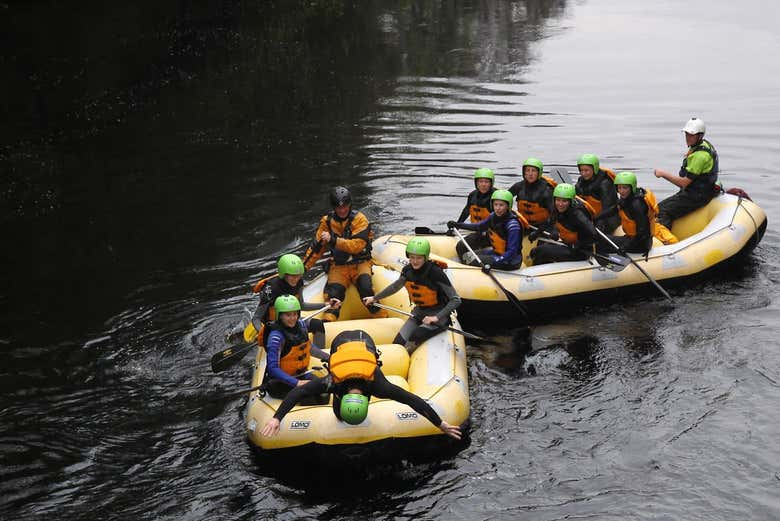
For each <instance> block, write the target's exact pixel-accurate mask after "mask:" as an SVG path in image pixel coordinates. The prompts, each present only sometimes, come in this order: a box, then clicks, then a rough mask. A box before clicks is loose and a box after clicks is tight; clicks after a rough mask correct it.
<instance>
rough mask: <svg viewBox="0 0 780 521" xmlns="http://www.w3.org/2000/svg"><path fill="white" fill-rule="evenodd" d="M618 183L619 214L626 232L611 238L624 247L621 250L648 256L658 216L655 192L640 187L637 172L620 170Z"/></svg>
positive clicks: (616, 177)
mask: <svg viewBox="0 0 780 521" xmlns="http://www.w3.org/2000/svg"><path fill="white" fill-rule="evenodd" d="M614 185H615V192H616V193H617V195H618V204H617V207H616V209H615V213H616V214H618V215H619V216H620V224H621V226H622V228H623V232H624V235H621V236H612V237H610V238H611V239H612V242H613V243H615V244H616V245H617V246H618V248H620V249H619V251H618V253H621V254H623V253H626V252H629V253H641V254H643V255H647V253H648V252H649V251H650V248H652V247H653V234H654V233H655V228H656V222H655V217H656V215H658V203H657V202H656V199H655V194H653V192H651V191H650V190H645V189H644V188H639V187H638V186H637V181H636V175H635V174H634V173H633V172H619V173H618V174H617V175H616V176H615V181H614Z"/></svg>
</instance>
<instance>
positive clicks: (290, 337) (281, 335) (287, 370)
mask: <svg viewBox="0 0 780 521" xmlns="http://www.w3.org/2000/svg"><path fill="white" fill-rule="evenodd" d="M274 308H275V309H276V313H277V319H276V320H274V321H272V322H268V323H267V324H266V327H265V328H264V331H265V335H264V338H263V345H265V348H266V364H267V365H266V369H265V376H264V378H263V388H264V389H265V390H266V391H267V392H268V394H270V395H271V396H273V397H274V398H281V397H283V396H284V395H286V394H287V392H289V391H290V389H292V388H294V387H296V386H299V385H304V384H305V383H306V382H307V380H309V379H310V378H311V374H310V373H307V370H308V368H309V361H310V359H311V356H312V355H314V356H316V357H317V358H319V359H320V360H324V361H327V360H328V358H329V355H328V353H326V352H324V351H323V350H321V349H320V348H319V347H318V346H317V345H314V344H313V343H312V341H311V340H310V339H309V331H308V329H307V327H306V323H305V322H304V321H303V320H301V319H300V318H301V303H300V302H299V301H298V299H297V298H296V297H295V296H294V295H281V296H280V297H278V298H277V299H276V300H275V301H274ZM311 320H313V319H311Z"/></svg>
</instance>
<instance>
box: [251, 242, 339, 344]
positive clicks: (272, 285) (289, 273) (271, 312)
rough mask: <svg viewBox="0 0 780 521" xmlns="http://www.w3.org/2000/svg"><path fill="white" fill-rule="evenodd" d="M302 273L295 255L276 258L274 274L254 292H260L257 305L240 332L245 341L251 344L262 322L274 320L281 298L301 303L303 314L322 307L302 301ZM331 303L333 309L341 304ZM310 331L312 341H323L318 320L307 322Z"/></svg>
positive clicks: (301, 264) (331, 301) (322, 328)
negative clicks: (287, 297) (278, 300)
mask: <svg viewBox="0 0 780 521" xmlns="http://www.w3.org/2000/svg"><path fill="white" fill-rule="evenodd" d="M304 271H305V268H304V266H303V261H301V258H300V257H298V256H297V255H295V254H293V253H287V254H285V255H282V256H281V257H279V261H278V262H277V273H276V275H274V276H271V277H268V278H267V279H264V280H262V281H260V282H259V283H258V284H256V285H255V287H254V289H253V291H254V292H255V293H260V302H258V304H257V309H255V312H254V314H253V315H252V320H251V322H250V323H249V325H247V326H246V328H245V329H244V330H243V336H244V340H246V341H247V342H249V341H252V340H253V339H254V338H255V336H257V335H258V334H260V333H261V332H262V329H263V325H264V324H265V323H267V322H271V321H273V320H276V318H277V316H276V310H275V309H274V302H275V301H276V299H277V298H278V297H279V296H281V295H295V296H296V297H297V298H298V300H299V301H300V302H301V309H302V310H303V311H313V310H315V309H319V308H320V307H322V304H319V303H310V302H303V296H302V291H303V273H304ZM330 304H331V306H332V307H333V308H334V309H335V308H338V307H339V306H340V305H341V301H340V300H338V299H336V298H333V299H331V300H330ZM309 330H310V331H312V332H313V333H314V334H315V342H320V343H321V342H323V341H324V335H325V329H324V326H323V324H322V321H321V320H319V319H312V320H311V321H310V323H309ZM262 337H263V335H262V334H260V335H259V338H260V339H262Z"/></svg>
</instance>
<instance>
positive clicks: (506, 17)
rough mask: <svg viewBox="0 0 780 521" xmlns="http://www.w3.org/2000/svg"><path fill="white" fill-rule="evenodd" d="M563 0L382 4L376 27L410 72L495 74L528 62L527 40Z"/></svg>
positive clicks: (484, 76)
mask: <svg viewBox="0 0 780 521" xmlns="http://www.w3.org/2000/svg"><path fill="white" fill-rule="evenodd" d="M565 5H566V0H551V1H550V0H548V1H545V0H527V1H515V2H501V1H488V0H482V1H471V2H467V1H449V2H411V3H406V5H404V6H403V7H401V8H399V9H393V8H386V9H385V13H384V14H383V15H382V17H381V18H380V28H382V30H383V31H384V32H385V34H386V38H387V41H388V42H390V43H392V44H394V45H396V46H397V47H398V48H399V50H400V51H401V53H402V57H403V74H405V75H410V76H465V77H473V76H477V77H479V78H482V79H500V78H503V77H505V76H506V74H507V73H508V72H515V71H516V70H517V69H519V68H521V67H523V66H525V65H527V64H528V63H529V62H530V60H531V56H530V54H529V48H528V47H529V44H530V43H531V42H533V41H535V40H538V39H539V38H540V37H541V35H542V31H541V29H542V27H543V26H544V24H545V23H546V20H547V19H548V18H550V17H552V16H557V15H559V14H560V13H561V12H562V11H563V8H564V7H565Z"/></svg>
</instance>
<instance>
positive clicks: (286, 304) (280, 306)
mask: <svg viewBox="0 0 780 521" xmlns="http://www.w3.org/2000/svg"><path fill="white" fill-rule="evenodd" d="M274 309H276V314H277V315H279V313H289V312H291V311H300V310H301V303H300V302H299V301H298V299H297V298H296V297H295V296H294V295H281V296H279V297H276V300H274Z"/></svg>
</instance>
